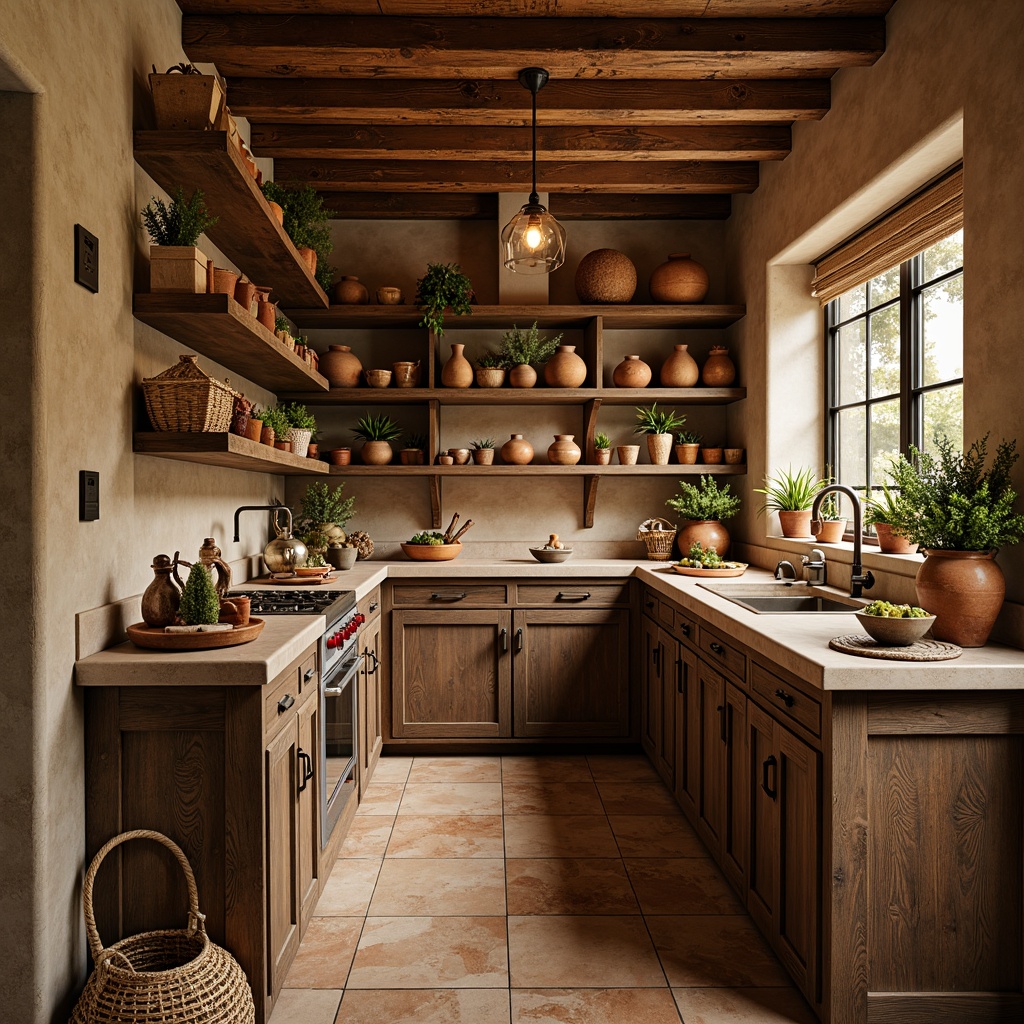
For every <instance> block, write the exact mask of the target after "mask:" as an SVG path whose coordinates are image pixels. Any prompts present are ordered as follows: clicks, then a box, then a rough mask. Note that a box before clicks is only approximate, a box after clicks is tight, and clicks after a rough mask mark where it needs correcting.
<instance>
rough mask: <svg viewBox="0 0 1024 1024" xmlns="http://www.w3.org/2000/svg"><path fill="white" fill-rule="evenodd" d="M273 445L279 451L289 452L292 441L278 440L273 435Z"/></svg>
mask: <svg viewBox="0 0 1024 1024" xmlns="http://www.w3.org/2000/svg"><path fill="white" fill-rule="evenodd" d="M274 447H275V448H276V449H277V450H278V451H279V452H291V450H292V443H291V441H278V439H277V438H276V437H275V438H274Z"/></svg>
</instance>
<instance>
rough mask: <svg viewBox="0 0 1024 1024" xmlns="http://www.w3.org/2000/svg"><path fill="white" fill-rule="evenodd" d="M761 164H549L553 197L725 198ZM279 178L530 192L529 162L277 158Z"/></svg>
mask: <svg viewBox="0 0 1024 1024" xmlns="http://www.w3.org/2000/svg"><path fill="white" fill-rule="evenodd" d="M757 172H758V165H757V164H756V163H741V162H735V163H725V162H721V163H711V162H704V161H699V160H695V161H686V162H684V161H671V160H664V161H663V160H659V161H646V162H640V161H628V160H627V161H590V162H583V163H575V162H561V163H560V162H558V161H551V162H548V161H544V162H542V163H539V164H538V165H537V179H538V183H539V184H540V187H541V189H542V190H544V191H547V192H635V191H644V192H679V193H684V194H691V195H692V194H698V195H699V194H710V195H724V194H728V193H733V192H753V191H754V189H755V188H757ZM274 178H275V179H276V180H277V181H280V182H302V183H308V184H311V185H313V186H315V187H316V188H317V189H319V190H320V191H322V192H331V191H342V192H373V191H377V190H380V191H384V192H393V191H400V190H401V189H402V188H407V189H412V190H415V191H419V192H529V190H530V162H529V160H526V161H525V162H521V161H520V162H512V161H507V160H504V161H491V162H478V161H470V160H461V161H459V160H426V161H416V160H385V161H372V160H277V161H275V163H274Z"/></svg>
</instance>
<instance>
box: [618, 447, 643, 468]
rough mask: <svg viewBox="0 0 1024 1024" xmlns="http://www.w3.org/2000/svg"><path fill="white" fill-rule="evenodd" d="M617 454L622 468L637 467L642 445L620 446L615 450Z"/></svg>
mask: <svg viewBox="0 0 1024 1024" xmlns="http://www.w3.org/2000/svg"><path fill="white" fill-rule="evenodd" d="M615 454H616V455H617V456H618V458H619V465H620V466H635V465H636V460H637V459H638V458H639V457H640V445H638V444H620V445H619V446H618V447H617V448H616V449H615Z"/></svg>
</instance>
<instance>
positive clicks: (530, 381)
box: [508, 363, 537, 388]
mask: <svg viewBox="0 0 1024 1024" xmlns="http://www.w3.org/2000/svg"><path fill="white" fill-rule="evenodd" d="M508 382H509V384H510V385H511V386H512V387H514V388H532V387H533V386H534V385H535V384H536V383H537V371H536V370H535V369H534V368H533V367H532V366H531V365H530V364H529V363H520V364H519V365H518V366H513V367H512V368H511V369H510V370H509V371H508Z"/></svg>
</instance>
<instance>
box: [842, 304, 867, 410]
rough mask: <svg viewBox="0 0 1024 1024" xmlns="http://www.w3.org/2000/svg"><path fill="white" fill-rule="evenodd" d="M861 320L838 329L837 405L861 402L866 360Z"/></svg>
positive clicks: (863, 394) (863, 397)
mask: <svg viewBox="0 0 1024 1024" xmlns="http://www.w3.org/2000/svg"><path fill="white" fill-rule="evenodd" d="M864 338H865V326H864V321H863V320H854V322H853V323H852V324H848V325H847V326H846V327H843V328H842V329H841V330H840V331H839V348H838V358H837V363H838V366H837V370H838V371H839V405H848V404H849V403H850V402H863V401H864V399H865V397H867V396H866V395H865V393H864V370H865V363H866V362H867V346H866V345H865V343H864Z"/></svg>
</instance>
